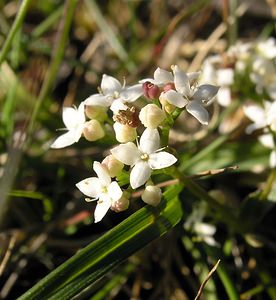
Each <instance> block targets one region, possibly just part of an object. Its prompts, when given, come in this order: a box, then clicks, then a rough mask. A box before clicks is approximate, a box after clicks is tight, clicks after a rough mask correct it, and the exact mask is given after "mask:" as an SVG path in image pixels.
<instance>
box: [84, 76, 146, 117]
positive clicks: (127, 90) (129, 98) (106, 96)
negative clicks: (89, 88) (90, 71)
mask: <svg viewBox="0 0 276 300" xmlns="http://www.w3.org/2000/svg"><path fill="white" fill-rule="evenodd" d="M142 94H143V90H142V84H136V85H133V86H125V85H121V83H120V82H119V81H118V80H117V79H116V78H114V77H112V76H109V75H106V74H104V75H103V77H102V82H101V88H100V93H99V94H94V95H91V96H90V97H88V98H87V99H86V100H85V101H84V103H85V105H89V106H90V105H92V106H104V107H110V109H111V110H112V111H113V112H117V111H119V110H125V109H127V107H128V106H127V105H126V103H132V102H134V101H136V100H137V99H138V98H139V97H140V96H141V95H142Z"/></svg>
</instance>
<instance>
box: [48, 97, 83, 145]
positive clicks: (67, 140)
mask: <svg viewBox="0 0 276 300" xmlns="http://www.w3.org/2000/svg"><path fill="white" fill-rule="evenodd" d="M62 119H63V123H64V124H65V126H66V129H67V130H68V132H66V133H64V134H62V135H61V136H60V137H58V138H57V139H56V140H55V141H54V142H53V144H52V145H51V148H64V147H67V146H70V145H72V144H74V143H76V142H78V141H79V139H80V137H81V135H82V131H83V128H84V124H85V113H84V103H83V102H82V103H81V104H80V106H79V107H78V109H77V108H73V107H64V108H63V112H62Z"/></svg>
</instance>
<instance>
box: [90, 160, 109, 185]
mask: <svg viewBox="0 0 276 300" xmlns="http://www.w3.org/2000/svg"><path fill="white" fill-rule="evenodd" d="M93 170H94V171H95V172H96V174H97V175H98V177H99V179H100V182H101V184H102V185H103V186H108V185H109V184H110V182H111V177H110V176H109V174H108V170H107V169H106V167H105V166H103V165H102V164H101V163H99V162H98V161H94V163H93Z"/></svg>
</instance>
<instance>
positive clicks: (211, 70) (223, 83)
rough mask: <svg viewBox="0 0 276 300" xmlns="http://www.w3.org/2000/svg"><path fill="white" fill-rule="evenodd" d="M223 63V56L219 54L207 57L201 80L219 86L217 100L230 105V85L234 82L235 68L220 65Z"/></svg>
mask: <svg viewBox="0 0 276 300" xmlns="http://www.w3.org/2000/svg"><path fill="white" fill-rule="evenodd" d="M222 64H223V61H222V57H221V56H219V55H213V56H210V57H209V58H207V59H206V60H205V62H204V64H203V67H202V73H201V76H200V82H205V83H208V84H212V85H217V86H219V87H220V88H219V90H218V92H217V96H216V98H217V101H218V103H219V104H220V105H221V106H228V105H230V103H231V89H230V86H231V85H232V84H233V82H234V70H233V69H231V68H222V67H220V66H221V65H222Z"/></svg>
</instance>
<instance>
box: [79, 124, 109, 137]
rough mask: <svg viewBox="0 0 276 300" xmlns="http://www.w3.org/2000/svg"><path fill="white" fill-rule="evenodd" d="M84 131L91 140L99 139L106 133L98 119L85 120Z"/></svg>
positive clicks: (85, 135)
mask: <svg viewBox="0 0 276 300" xmlns="http://www.w3.org/2000/svg"><path fill="white" fill-rule="evenodd" d="M82 133H83V135H84V137H85V138H86V139H87V140H88V141H90V142H93V141H96V140H99V139H101V138H102V137H104V135H105V133H104V130H103V128H102V125H101V124H100V122H99V121H97V120H91V121H88V122H85V123H84V127H83V131H82Z"/></svg>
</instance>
